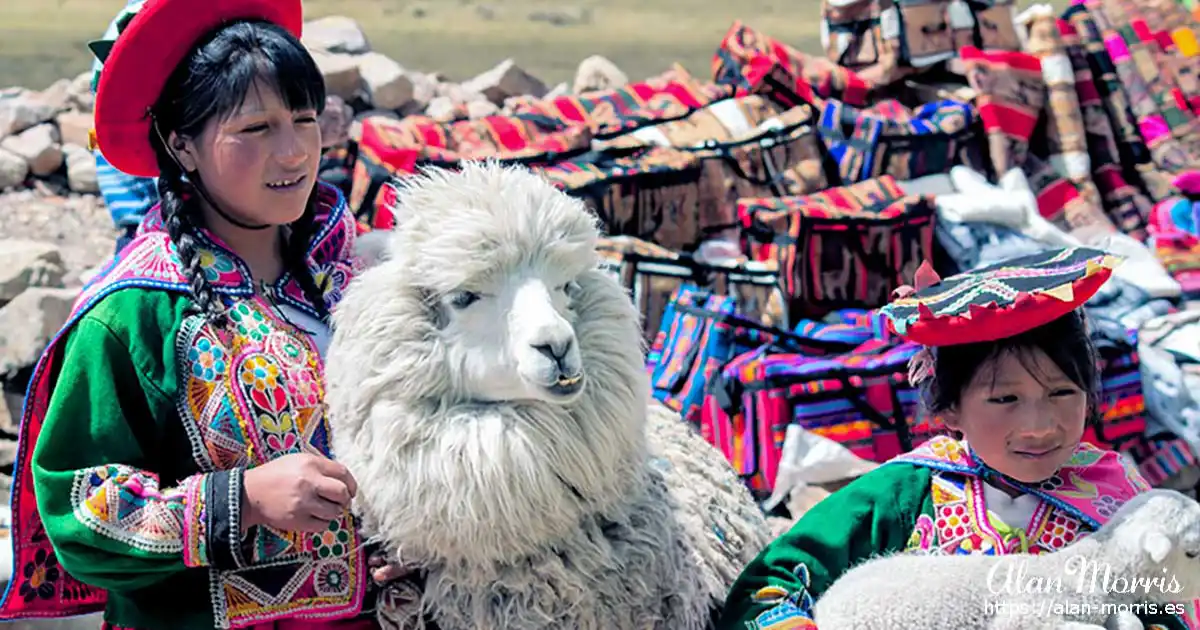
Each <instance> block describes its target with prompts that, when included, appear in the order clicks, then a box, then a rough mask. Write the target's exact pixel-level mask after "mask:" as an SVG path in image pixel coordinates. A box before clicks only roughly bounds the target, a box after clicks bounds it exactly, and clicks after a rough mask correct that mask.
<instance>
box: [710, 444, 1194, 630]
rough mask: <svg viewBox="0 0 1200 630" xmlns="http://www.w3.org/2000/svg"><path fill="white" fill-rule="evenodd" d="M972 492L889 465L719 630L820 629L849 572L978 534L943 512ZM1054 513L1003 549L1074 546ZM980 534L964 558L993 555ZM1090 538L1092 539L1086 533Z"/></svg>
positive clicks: (765, 572) (785, 544)
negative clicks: (815, 610)
mask: <svg viewBox="0 0 1200 630" xmlns="http://www.w3.org/2000/svg"><path fill="white" fill-rule="evenodd" d="M972 492H974V490H973V489H972V484H971V483H969V480H964V479H962V476H960V475H952V474H949V473H942V472H939V471H936V470H933V469H931V468H928V467H924V466H914V465H912V464H907V463H893V464H888V465H885V466H881V467H879V468H877V469H875V470H873V471H871V472H869V473H867V474H865V475H863V476H862V477H860V478H859V479H856V480H855V481H853V482H851V483H850V484H848V485H847V486H845V487H844V488H842V489H841V490H838V491H837V492H835V493H833V494H831V495H830V496H828V497H826V498H825V499H824V500H822V501H821V502H820V503H818V504H817V505H815V506H814V507H813V508H812V509H811V510H809V511H808V512H807V513H805V514H804V516H802V517H801V518H800V519H799V520H798V521H797V522H796V524H795V525H794V526H793V527H792V529H791V530H790V531H788V532H787V533H786V534H784V535H783V536H781V537H780V538H778V539H776V540H775V541H774V542H772V543H771V544H770V545H768V546H767V548H766V549H764V550H763V551H762V552H761V553H760V554H759V555H758V557H756V558H755V559H754V560H753V561H752V562H751V563H750V564H749V565H748V566H747V567H746V568H745V569H744V570H743V571H742V574H741V575H740V576H739V577H738V579H737V581H736V582H735V583H734V585H733V588H732V589H731V590H730V592H729V595H728V598H727V600H726V603H725V608H724V610H723V611H722V614H721V617H720V621H719V623H718V625H717V628H718V629H719V630H760V629H763V630H765V629H767V628H793V627H795V628H806V627H808V628H811V627H815V626H813V625H811V621H809V619H810V615H811V611H810V610H807V608H808V605H810V604H811V602H812V601H816V600H817V599H819V598H820V595H821V593H823V592H824V591H825V589H827V588H829V586H830V585H832V584H833V582H834V581H836V580H837V579H838V577H840V576H841V575H842V574H843V573H844V572H845V571H847V570H848V569H849V568H851V567H853V566H855V565H857V564H859V563H861V562H863V561H864V560H866V559H867V558H868V557H870V556H872V555H877V554H882V553H895V552H901V551H911V550H915V549H926V550H927V549H930V548H932V547H934V546H943V545H945V544H946V543H945V539H946V538H947V536H946V535H945V534H944V533H943V532H945V531H946V529H945V528H947V527H949V528H951V529H958V528H959V527H960V526H963V525H965V526H966V527H967V528H973V526H974V524H973V523H970V522H947V520H946V519H944V518H943V519H939V512H938V508H940V507H944V506H949V507H954V506H956V505H957V504H959V503H963V502H965V498H966V494H967V493H972ZM1048 512H1049V513H1048V514H1047V515H1046V517H1045V518H1044V519H1042V522H1041V524H1040V525H1039V526H1038V527H1037V528H1036V529H1037V531H1036V532H1031V533H1030V534H1029V535H1028V536H1027V537H1022V538H1020V540H1018V537H1017V536H1012V537H1011V538H1010V537H1008V536H1005V537H1004V538H1005V540H1004V541H1003V544H1010V545H1020V544H1023V543H1025V541H1026V540H1028V541H1033V542H1032V544H1033V545H1034V546H1035V547H1040V549H1039V548H1030V549H1029V551H1031V552H1044V551H1053V550H1055V549H1057V548H1060V547H1061V546H1063V545H1064V544H1066V543H1069V542H1070V541H1071V540H1074V532H1079V531H1080V529H1079V528H1080V525H1079V522H1078V521H1076V520H1074V519H1072V518H1070V517H1068V516H1066V515H1065V514H1062V513H1058V514H1054V513H1053V511H1048ZM944 514H945V513H943V515H944ZM994 523H995V521H994V520H993V524H994ZM1006 529H1007V528H1006ZM980 533H981V532H979V530H978V528H976V529H975V532H974V533H972V531H971V529H967V530H965V531H962V530H960V531H958V533H957V534H958V535H952V542H951V544H956V545H957V546H958V547H959V551H960V552H967V553H986V552H988V551H989V547H990V546H991V545H992V544H994V543H993V542H992V541H991V540H989V537H988V536H986V535H980ZM1082 533H1083V534H1084V535H1086V529H1085V530H1084V531H1083V532H1082ZM962 534H966V536H965V537H964V536H962ZM953 540H957V542H956V543H955V542H953ZM801 567H803V568H801ZM797 569H800V570H799V571H797ZM805 595H807V597H805ZM864 597H869V594H864ZM1142 622H1143V623H1144V624H1145V625H1146V627H1147V628H1151V627H1153V626H1152V624H1158V627H1159V628H1163V629H1171V630H1186V628H1185V627H1184V626H1183V624H1182V623H1181V622H1180V620H1179V619H1177V618H1175V617H1173V616H1171V615H1166V614H1163V615H1155V616H1150V615H1144V616H1142ZM789 624H791V625H789Z"/></svg>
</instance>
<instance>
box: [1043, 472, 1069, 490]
mask: <svg viewBox="0 0 1200 630" xmlns="http://www.w3.org/2000/svg"><path fill="white" fill-rule="evenodd" d="M1062 485H1063V480H1062V477H1059V476H1058V475H1054V476H1052V477H1050V478H1049V479H1047V480H1045V481H1043V482H1042V483H1041V484H1040V485H1039V486H1038V487H1039V488H1041V489H1042V490H1043V491H1045V492H1054V491H1055V490H1058V489H1059V488H1061V487H1062Z"/></svg>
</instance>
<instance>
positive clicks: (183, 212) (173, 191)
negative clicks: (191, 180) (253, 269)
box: [158, 160, 225, 326]
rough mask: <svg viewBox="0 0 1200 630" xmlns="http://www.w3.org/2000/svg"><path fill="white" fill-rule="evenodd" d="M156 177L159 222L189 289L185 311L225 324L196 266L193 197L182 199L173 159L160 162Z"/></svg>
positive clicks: (221, 310)
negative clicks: (186, 309)
mask: <svg viewBox="0 0 1200 630" xmlns="http://www.w3.org/2000/svg"><path fill="white" fill-rule="evenodd" d="M159 171H160V175H159V178H158V194H159V196H160V197H161V198H162V214H163V222H164V223H165V224H166V227H167V236H168V237H170V239H171V242H172V243H174V244H175V249H176V250H177V251H178V252H179V260H180V262H182V263H183V274H184V277H186V278H187V279H188V283H189V284H191V288H192V305H191V306H190V307H189V309H188V310H189V312H190V313H192V314H197V315H202V316H204V317H205V318H207V319H208V321H209V322H211V323H213V324H215V325H216V326H224V325H225V309H224V306H223V305H222V304H221V300H220V298H219V297H217V295H216V293H215V291H213V287H212V285H210V284H209V283H208V280H207V279H205V277H204V269H202V268H201V267H200V256H199V253H198V252H197V251H196V236H195V234H196V232H197V231H198V226H197V225H196V218H195V217H198V216H200V214H199V212H198V210H197V208H195V207H193V206H192V204H195V203H196V201H195V197H193V198H192V199H184V196H183V186H184V184H183V171H181V170H180V169H179V166H178V165H176V164H175V163H174V162H173V161H170V160H166V161H160V167H159Z"/></svg>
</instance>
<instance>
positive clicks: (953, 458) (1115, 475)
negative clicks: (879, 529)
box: [887, 436, 1200, 629]
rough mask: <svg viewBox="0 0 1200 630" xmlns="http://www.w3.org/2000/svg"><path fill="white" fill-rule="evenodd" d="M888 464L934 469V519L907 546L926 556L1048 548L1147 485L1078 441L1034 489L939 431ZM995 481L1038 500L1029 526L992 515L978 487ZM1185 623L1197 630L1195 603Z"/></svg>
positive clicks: (1087, 528) (1091, 526)
mask: <svg viewBox="0 0 1200 630" xmlns="http://www.w3.org/2000/svg"><path fill="white" fill-rule="evenodd" d="M887 463H889V464H890V463H907V464H911V465H915V466H925V467H928V468H932V469H934V470H935V471H937V472H935V473H934V475H933V481H932V484H933V485H932V488H930V491H931V493H932V498H933V506H934V516H933V517H932V518H931V517H930V516H929V515H927V514H922V515H921V516H920V517H919V518H918V519H917V524H916V527H915V528H914V529H913V532H912V535H911V536H910V538H909V541H908V546H907V548H906V551H907V552H909V553H927V554H986V555H1006V554H1012V553H1035V554H1036V553H1046V552H1051V551H1057V550H1059V549H1061V548H1063V547H1065V546H1066V545H1068V544H1070V543H1071V542H1073V541H1075V540H1076V539H1078V538H1080V537H1083V536H1087V535H1088V534H1089V533H1091V532H1093V531H1095V530H1096V529H1098V528H1100V527H1101V526H1102V525H1104V523H1106V522H1108V519H1109V517H1111V516H1112V514H1113V513H1114V512H1115V511H1116V510H1117V509H1118V508H1119V507H1121V505H1123V504H1124V503H1125V502H1126V501H1128V500H1129V499H1130V498H1132V497H1133V496H1134V495H1137V494H1139V493H1141V492H1144V491H1146V490H1149V489H1150V484H1148V483H1146V481H1145V479H1143V478H1142V476H1141V474H1140V473H1139V472H1138V471H1137V469H1136V468H1134V467H1133V465H1132V464H1131V463H1130V462H1129V460H1128V459H1127V458H1125V457H1122V456H1121V455H1119V454H1117V453H1115V452H1112V451H1105V450H1101V449H1099V448H1097V447H1095V446H1093V445H1091V444H1086V443H1083V444H1080V445H1079V447H1078V448H1076V449H1075V453H1074V454H1072V456H1071V459H1070V460H1068V461H1067V463H1066V464H1065V465H1064V466H1063V467H1062V468H1060V469H1059V471H1058V473H1056V474H1055V475H1054V476H1053V477H1050V478H1049V479H1047V480H1045V481H1043V482H1042V483H1040V484H1038V485H1036V486H1034V485H1028V484H1022V483H1018V482H1015V481H1014V480H1011V479H1008V478H1003V477H1002V476H1001V475H1000V474H999V473H997V472H996V471H994V470H992V469H991V468H989V467H988V466H987V465H986V464H984V463H983V462H982V461H981V460H979V459H977V458H976V457H974V456H973V455H972V454H971V450H970V448H969V446H968V445H967V443H966V442H960V441H958V440H955V439H953V438H950V437H947V436H938V437H935V438H933V439H931V440H929V441H927V442H926V443H925V444H923V445H921V446H920V447H919V448H917V449H914V450H912V451H910V452H908V453H905V454H903V455H899V456H897V457H895V458H893V459H891V460H889V461H888V462H887ZM989 480H996V481H998V482H1000V483H1001V484H1008V485H1011V486H1014V487H1015V488H1016V489H1017V490H1019V491H1021V492H1024V493H1027V494H1031V495H1033V496H1036V497H1037V498H1039V499H1041V502H1040V504H1039V505H1038V507H1037V508H1036V509H1035V510H1034V513H1033V516H1032V517H1031V518H1030V522H1029V523H1008V524H1007V525H1009V526H1011V528H1020V530H1019V531H1016V530H1013V529H1011V528H1005V527H1003V524H1001V523H999V522H998V520H996V519H993V518H991V517H990V515H989V513H988V509H987V505H986V502H985V500H984V492H983V484H984V483H985V482H987V481H989ZM1189 608H1190V610H1189V615H1188V617H1187V618H1186V619H1183V621H1184V622H1185V623H1186V624H1187V625H1188V627H1190V628H1193V629H1196V628H1200V623H1197V619H1196V615H1195V609H1196V606H1195V603H1192V605H1191V606H1189Z"/></svg>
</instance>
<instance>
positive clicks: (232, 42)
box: [0, 0, 395, 630]
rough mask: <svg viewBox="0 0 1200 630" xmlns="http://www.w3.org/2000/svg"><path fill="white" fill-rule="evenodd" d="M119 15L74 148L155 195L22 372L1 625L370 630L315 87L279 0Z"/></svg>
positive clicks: (147, 6) (339, 269)
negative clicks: (26, 383)
mask: <svg viewBox="0 0 1200 630" xmlns="http://www.w3.org/2000/svg"><path fill="white" fill-rule="evenodd" d="M129 9H130V15H129V16H128V19H122V20H120V28H119V35H118V36H117V37H116V39H115V41H114V42H98V43H95V44H94V45H93V46H92V49H93V51H95V52H96V54H97V55H98V56H99V57H102V61H103V66H102V68H101V73H100V78H99V82H98V86H97V96H96V106H95V124H96V129H95V140H96V141H97V142H98V144H99V147H100V149H101V150H102V151H103V153H104V155H105V157H106V158H107V159H108V160H109V162H110V163H111V164H112V165H113V166H114V167H115V168H117V169H119V170H121V171H123V172H125V173H128V174H131V175H137V176H144V177H158V178H159V192H160V196H161V199H162V201H161V204H160V205H159V206H158V207H157V208H155V209H154V210H152V211H151V212H150V213H149V214H148V216H147V217H146V219H145V220H144V222H143V223H142V225H141V227H140V228H139V233H138V236H137V237H136V238H135V239H134V240H133V242H131V243H130V244H129V245H128V246H127V247H126V248H125V249H124V250H123V252H122V254H121V255H120V256H119V257H118V258H117V259H116V260H114V261H113V262H112V263H111V264H110V265H109V266H108V267H107V268H106V269H104V270H103V271H102V272H101V273H100V274H99V276H98V277H97V278H96V279H95V280H94V281H93V282H92V283H91V284H89V286H87V287H86V288H85V289H84V291H83V293H82V295H81V296H80V297H79V300H78V302H77V303H76V305H75V309H74V312H73V313H72V315H71V316H70V319H69V321H68V323H67V324H66V325H65V326H64V327H63V330H62V331H61V332H60V333H59V334H58V335H57V336H56V338H55V339H54V340H53V341H52V343H51V344H50V346H49V348H47V350H46V351H45V353H44V354H43V356H42V357H41V359H40V361H39V362H38V365H37V367H36V368H35V373H34V376H33V380H32V382H31V384H30V390H29V395H28V397H27V400H28V402H27V404H26V407H25V410H24V413H23V417H22V421H21V434H20V445H19V452H18V462H17V465H16V470H15V480H14V486H13V497H12V509H13V513H14V524H13V539H14V555H15V563H16V564H15V568H14V571H13V578H12V581H11V583H10V585H9V588H8V591H7V592H6V594H5V599H4V602H3V605H2V606H0V618H3V619H16V618H29V617H56V616H68V615H77V614H83V613H89V612H95V611H100V610H103V611H104V617H105V623H106V625H107V627H111V628H136V629H139V630H152V629H153V630H156V629H162V630H166V629H171V630H188V629H192V628H196V629H199V628H205V629H210V628H231V627H256V628H289V629H297V630H299V629H301V628H306V629H308V628H312V629H315V628H334V627H337V628H360V627H361V628H373V627H377V624H376V623H375V622H374V620H373V619H372V618H371V615H370V614H369V613H365V612H364V606H365V604H364V602H368V601H369V599H370V593H369V592H368V586H369V584H370V582H371V580H370V573H369V568H368V560H367V559H366V557H365V554H364V550H363V540H362V537H361V536H360V535H359V533H358V532H357V530H356V523H355V520H354V519H353V517H352V515H351V512H350V510H349V505H350V501H351V499H352V497H353V496H354V494H355V492H356V487H355V481H354V479H353V478H352V477H351V476H350V475H349V473H348V472H347V471H346V469H345V468H344V467H342V466H341V465H339V464H337V463H335V462H334V461H333V460H332V459H330V457H329V454H330V453H329V439H328V426H327V424H326V422H325V419H324V417H323V415H322V414H323V411H322V410H323V406H322V405H323V402H322V397H323V393H322V365H323V359H322V356H323V353H324V350H325V346H326V344H327V342H328V338H329V329H328V319H327V315H328V313H329V311H330V309H331V307H333V306H334V304H335V303H336V302H337V300H338V299H339V296H340V295H341V290H342V288H343V287H344V286H345V285H346V283H347V282H348V281H349V279H350V277H351V276H352V274H353V273H354V271H355V269H356V263H355V261H354V258H353V256H352V248H353V239H354V220H353V217H352V216H351V214H350V213H349V212H348V210H347V207H346V204H345V201H344V199H343V198H342V195H341V193H340V192H339V191H338V190H336V189H335V188H333V187H331V186H328V185H324V184H319V183H318V182H317V179H316V174H317V164H318V160H319V157H320V151H321V135H320V131H319V129H318V123H317V116H318V115H319V114H320V111H321V109H322V108H323V107H324V104H325V88H324V82H323V80H322V77H321V74H320V72H319V71H318V70H317V67H316V65H315V63H314V62H313V59H312V57H311V56H309V54H308V53H307V51H306V50H305V49H304V47H303V46H302V45H301V44H300V41H299V35H300V29H301V24H302V12H301V5H300V0H146V1H145V2H144V3H141V4H140V5H133V6H131V7H130V8H129ZM384 569H385V570H383V573H389V572H391V573H394V572H395V571H394V569H395V567H385V568H384ZM380 577H386V575H381V576H380Z"/></svg>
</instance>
